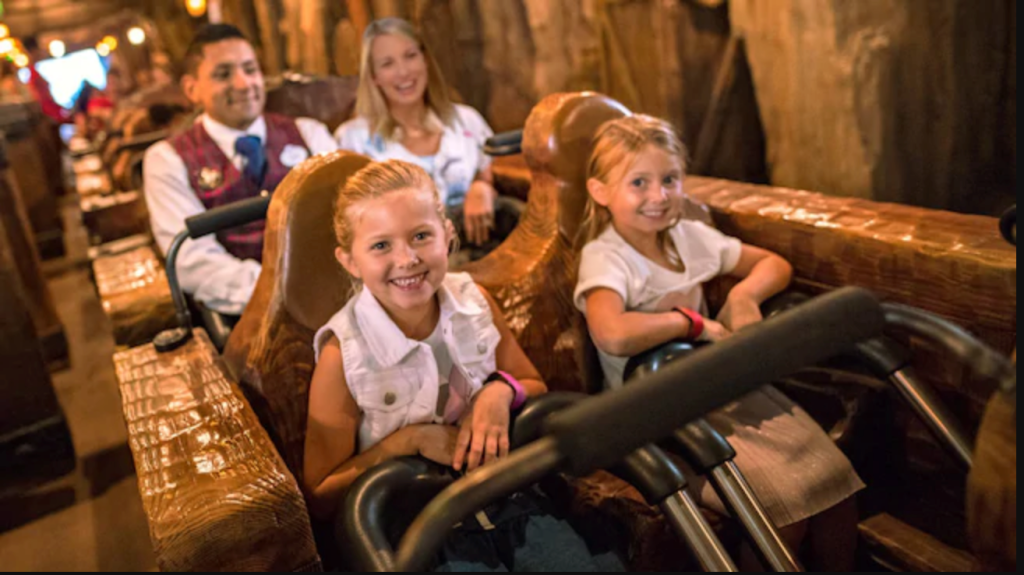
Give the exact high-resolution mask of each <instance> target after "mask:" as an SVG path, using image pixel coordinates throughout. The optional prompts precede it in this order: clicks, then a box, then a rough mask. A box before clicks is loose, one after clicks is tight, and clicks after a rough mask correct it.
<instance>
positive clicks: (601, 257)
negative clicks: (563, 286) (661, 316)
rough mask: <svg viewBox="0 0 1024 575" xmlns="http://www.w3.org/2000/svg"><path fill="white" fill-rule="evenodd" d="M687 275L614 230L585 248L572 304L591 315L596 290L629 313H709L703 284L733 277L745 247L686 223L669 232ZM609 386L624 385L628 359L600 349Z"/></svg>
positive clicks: (607, 231) (712, 231)
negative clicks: (590, 300) (612, 297)
mask: <svg viewBox="0 0 1024 575" xmlns="http://www.w3.org/2000/svg"><path fill="white" fill-rule="evenodd" d="M669 236H670V238H671V239H672V242H673V243H674V244H675V247H676V251H677V252H678V253H679V258H680V259H681V260H682V262H683V264H684V265H685V266H686V270H685V271H684V272H683V273H677V272H674V271H671V270H668V269H666V268H664V267H662V266H660V265H659V264H656V263H654V262H652V261H651V260H649V259H647V258H646V257H644V256H643V255H641V254H640V252H638V251H636V250H635V249H633V247H632V246H630V245H629V244H628V243H626V240H624V239H622V236H620V235H619V234H618V232H616V231H615V228H614V227H612V226H609V227H608V229H607V230H606V231H605V232H604V233H603V234H601V235H600V236H599V237H598V238H597V239H595V240H594V241H592V242H590V243H588V244H587V245H586V246H585V247H584V248H583V253H582V256H581V258H580V274H579V280H578V282H577V284H576V291H575V294H574V296H573V301H574V302H575V304H576V308H577V309H579V310H580V311H581V312H583V313H584V314H586V313H587V304H586V296H587V294H588V293H589V292H590V291H591V290H594V289H596V288H607V289H610V290H612V291H614V292H615V293H617V294H619V295H620V296H622V300H623V301H624V302H625V304H626V310H627V311H636V312H667V311H670V310H672V309H673V308H675V307H685V308H689V309H693V310H698V311H700V312H701V313H702V314H705V315H706V314H707V313H708V309H707V303H706V302H705V301H704V284H705V283H706V282H708V281H710V280H712V279H714V278H716V277H718V276H720V275H724V274H728V273H731V272H732V271H733V270H735V269H736V266H737V265H739V262H740V256H741V255H742V248H743V244H742V243H741V242H740V241H739V240H737V239H735V238H730V237H728V236H726V235H725V234H722V233H721V232H719V231H718V230H716V229H714V228H712V227H710V226H708V225H706V224H704V223H701V222H695V221H689V220H684V221H681V222H679V224H677V225H676V226H675V227H674V228H672V229H671V230H670V231H669ZM598 353H599V355H600V358H601V368H602V369H603V370H604V378H605V386H606V387H609V388H613V389H614V388H618V387H621V386H622V375H623V372H624V371H625V369H626V363H627V362H628V361H629V358H626V357H616V356H613V355H609V354H606V353H604V352H603V351H601V350H598Z"/></svg>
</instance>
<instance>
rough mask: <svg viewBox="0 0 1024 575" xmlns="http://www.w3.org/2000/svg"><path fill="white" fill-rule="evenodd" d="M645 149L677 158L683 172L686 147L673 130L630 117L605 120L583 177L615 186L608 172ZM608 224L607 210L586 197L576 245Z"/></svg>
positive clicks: (649, 118)
mask: <svg viewBox="0 0 1024 575" xmlns="http://www.w3.org/2000/svg"><path fill="white" fill-rule="evenodd" d="M647 146H655V147H657V148H660V149H662V150H664V151H665V152H666V153H668V154H671V155H673V156H675V157H677V158H679V162H680V163H681V164H682V167H683V171H685V170H686V154H687V153H686V146H685V145H684V144H683V141H682V140H681V139H680V138H679V135H678V134H677V133H676V130H675V128H673V127H672V125H671V124H669V123H668V122H666V121H665V120H662V119H659V118H655V117H653V116H645V115H643V114H634V115H631V116H626V117H624V118H619V119H617V120H609V121H608V122H605V123H604V124H602V125H601V127H600V128H599V129H598V130H597V135H596V136H594V151H593V152H592V153H591V154H590V161H589V163H588V164H587V178H588V179H596V180H598V181H600V182H601V183H603V184H605V185H612V184H614V183H616V182H612V181H611V177H612V173H613V172H615V170H616V169H619V168H620V167H622V166H631V165H632V164H633V162H635V161H636V159H637V157H638V156H639V155H640V152H642V151H643V150H644V148H646V147H647ZM611 222H612V214H611V212H609V211H608V208H606V207H604V206H602V205H600V204H598V203H597V202H595V201H594V198H593V197H592V196H589V195H588V197H587V208H586V212H585V216H584V219H583V225H582V226H580V236H579V238H578V242H577V243H578V245H579V246H580V247H582V246H584V245H586V244H587V243H589V242H591V241H593V240H595V239H597V237H598V236H600V235H601V234H603V233H604V231H605V230H607V229H608V226H609V225H610V224H611ZM667 238H668V234H667V232H662V238H661V239H662V241H665V240H666V239H667Z"/></svg>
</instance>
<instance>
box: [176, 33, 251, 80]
mask: <svg viewBox="0 0 1024 575" xmlns="http://www.w3.org/2000/svg"><path fill="white" fill-rule="evenodd" d="M224 40H244V41H246V42H248V41H249V39H248V38H246V37H245V34H242V31H241V30H239V29H238V28H236V27H234V26H232V25H231V24H206V25H204V26H203V27H202V28H200V29H199V31H198V32H196V35H195V37H194V38H192V43H191V44H189V45H188V50H187V51H186V52H185V62H184V64H185V73H186V74H190V75H192V76H195V74H196V71H198V70H199V63H200V62H202V61H203V50H205V49H206V47H207V46H209V45H211V44H217V43H218V42H223V41H224Z"/></svg>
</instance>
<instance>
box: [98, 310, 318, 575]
mask: <svg viewBox="0 0 1024 575" xmlns="http://www.w3.org/2000/svg"><path fill="white" fill-rule="evenodd" d="M114 363H115V366H116V368H117V376H118V381H119V385H120V391H121V397H122V400H123V407H124V416H125V421H126V423H127V424H128V433H129V443H130V445H131V448H132V455H133V457H134V459H135V467H136V471H137V473H138V476H139V491H140V493H141V494H142V501H143V508H144V509H145V512H146V516H147V517H148V519H149V525H150V536H151V538H152V540H153V548H154V551H155V553H156V556H157V564H158V566H159V567H160V569H161V570H163V571H285V572H287V571H299V570H303V569H308V568H310V567H316V566H318V565H319V557H318V555H317V552H316V548H315V545H314V542H313V536H312V531H311V528H310V524H309V517H308V514H307V512H306V506H305V502H304V500H303V498H302V494H301V493H300V492H299V488H298V484H297V483H296V482H295V479H294V478H293V477H292V476H291V474H290V473H289V472H288V469H287V467H286V466H285V465H284V462H283V461H282V460H281V458H280V456H279V455H278V454H277V451H276V450H275V449H274V446H273V443H272V442H271V441H270V438H269V437H268V436H267V434H266V432H264V431H263V429H262V428H261V427H260V423H259V420H258V419H257V418H256V415H255V414H254V412H253V411H252V409H251V408H250V407H249V404H248V402H247V401H246V399H245V397H244V396H243V395H242V393H241V391H240V390H239V388H238V387H237V386H236V385H235V384H234V383H233V382H232V381H231V380H230V379H229V378H228V377H227V376H226V374H225V370H224V366H223V363H222V362H221V360H220V359H219V357H218V356H217V352H216V350H215V349H214V347H213V344H212V343H210V341H209V339H208V338H207V337H206V334H205V333H204V332H203V331H202V330H197V331H196V332H195V338H194V339H193V340H192V341H191V342H189V343H188V344H187V345H186V346H185V347H183V348H181V349H179V350H177V351H174V352H171V353H169V354H165V355H160V354H157V353H156V351H155V350H154V349H153V347H152V346H149V345H147V346H142V347H138V348H135V349H132V350H129V351H126V352H123V353H119V354H117V355H115V356H114Z"/></svg>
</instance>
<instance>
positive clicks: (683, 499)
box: [660, 491, 739, 573]
mask: <svg viewBox="0 0 1024 575" xmlns="http://www.w3.org/2000/svg"><path fill="white" fill-rule="evenodd" d="M660 507H661V512H662V513H664V514H665V518H666V519H668V521H669V523H671V524H672V526H673V527H674V528H675V530H676V532H677V533H679V534H680V536H681V537H682V538H683V541H686V544H687V545H689V547H690V550H691V551H693V555H694V556H695V557H696V558H697V561H698V562H699V563H700V565H701V568H703V569H704V571H706V572H708V573H738V572H739V569H737V568H736V564H735V563H733V560H732V558H731V557H729V553H728V552H727V551H726V550H725V548H724V547H723V546H722V542H721V541H719V540H718V537H717V536H716V535H715V532H714V530H713V529H712V528H711V526H710V525H708V522H707V520H706V519H705V518H704V514H703V513H701V512H700V508H699V507H697V504H696V503H695V502H694V501H693V498H691V497H690V495H689V494H688V493H687V492H685V491H677V492H676V493H675V494H673V495H672V496H671V497H669V498H668V499H666V500H665V501H663V502H662V503H661V505H660Z"/></svg>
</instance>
